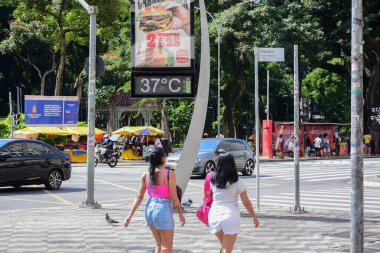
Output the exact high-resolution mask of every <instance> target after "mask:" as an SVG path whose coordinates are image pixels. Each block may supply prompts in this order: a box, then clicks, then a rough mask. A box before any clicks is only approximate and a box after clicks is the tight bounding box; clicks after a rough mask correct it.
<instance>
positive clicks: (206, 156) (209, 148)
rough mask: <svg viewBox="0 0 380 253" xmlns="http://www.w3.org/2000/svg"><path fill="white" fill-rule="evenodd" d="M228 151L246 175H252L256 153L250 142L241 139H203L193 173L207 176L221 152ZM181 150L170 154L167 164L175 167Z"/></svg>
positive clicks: (238, 167)
mask: <svg viewBox="0 0 380 253" xmlns="http://www.w3.org/2000/svg"><path fill="white" fill-rule="evenodd" d="M223 151H224V152H225V151H227V152H228V153H231V154H232V155H233V157H234V158H235V163H236V167H237V169H238V171H239V172H241V173H242V174H243V175H244V176H251V175H252V174H253V171H254V168H255V162H254V158H253V157H254V154H253V152H252V150H251V148H250V147H249V145H248V143H247V142H245V141H244V140H240V139H232V138H231V139H230V138H226V139H202V141H201V144H200V146H199V151H198V155H197V158H196V161H195V164H194V169H193V172H192V175H194V176H195V175H199V176H202V177H205V176H206V174H207V173H208V172H209V171H212V170H214V169H215V167H216V163H217V160H218V157H219V153H220V152H223ZM180 156H181V152H176V153H173V154H169V156H168V157H167V159H166V166H168V167H171V168H173V169H174V168H175V167H176V166H177V163H178V160H179V157H180Z"/></svg>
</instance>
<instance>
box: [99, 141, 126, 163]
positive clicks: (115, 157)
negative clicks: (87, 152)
mask: <svg viewBox="0 0 380 253" xmlns="http://www.w3.org/2000/svg"><path fill="white" fill-rule="evenodd" d="M106 152H107V148H105V147H103V146H102V145H101V144H98V145H96V147H95V157H94V167H96V166H97V165H98V163H105V164H108V165H109V166H110V167H111V168H113V167H115V166H116V165H117V162H118V161H119V158H120V156H121V152H120V150H119V149H118V148H116V149H112V150H109V151H108V157H106Z"/></svg>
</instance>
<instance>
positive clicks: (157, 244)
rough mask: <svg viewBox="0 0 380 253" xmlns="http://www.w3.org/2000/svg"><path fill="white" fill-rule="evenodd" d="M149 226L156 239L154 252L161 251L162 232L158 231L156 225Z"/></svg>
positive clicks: (158, 252)
mask: <svg viewBox="0 0 380 253" xmlns="http://www.w3.org/2000/svg"><path fill="white" fill-rule="evenodd" d="M149 227H150V231H152V234H153V237H154V240H156V250H155V251H154V253H160V252H161V236H160V233H159V232H158V230H157V229H155V227H153V226H149Z"/></svg>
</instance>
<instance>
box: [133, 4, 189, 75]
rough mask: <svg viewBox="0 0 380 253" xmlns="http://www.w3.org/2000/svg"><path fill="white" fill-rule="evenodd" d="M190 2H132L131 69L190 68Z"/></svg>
mask: <svg viewBox="0 0 380 253" xmlns="http://www.w3.org/2000/svg"><path fill="white" fill-rule="evenodd" d="M192 2H193V0H165V1H159V0H158V1H147V0H134V1H132V3H133V5H132V18H133V19H134V20H132V32H133V35H132V37H133V39H132V43H133V45H132V65H133V67H134V68H188V69H189V68H191V67H192V59H194V52H193V38H192V30H193V28H192V23H193V20H192V12H193V11H192V9H191V3H192Z"/></svg>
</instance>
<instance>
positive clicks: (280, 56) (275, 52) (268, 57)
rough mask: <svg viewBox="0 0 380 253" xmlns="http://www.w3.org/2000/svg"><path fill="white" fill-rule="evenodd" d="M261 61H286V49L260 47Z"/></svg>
mask: <svg viewBox="0 0 380 253" xmlns="http://www.w3.org/2000/svg"><path fill="white" fill-rule="evenodd" d="M258 58H259V59H258V60H259V62H273V61H275V62H284V61H285V50H284V48H283V47H280V48H265V47H260V48H259V57H258Z"/></svg>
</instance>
